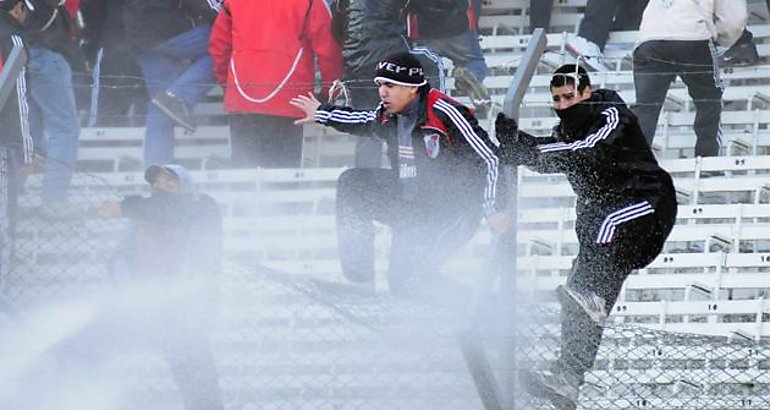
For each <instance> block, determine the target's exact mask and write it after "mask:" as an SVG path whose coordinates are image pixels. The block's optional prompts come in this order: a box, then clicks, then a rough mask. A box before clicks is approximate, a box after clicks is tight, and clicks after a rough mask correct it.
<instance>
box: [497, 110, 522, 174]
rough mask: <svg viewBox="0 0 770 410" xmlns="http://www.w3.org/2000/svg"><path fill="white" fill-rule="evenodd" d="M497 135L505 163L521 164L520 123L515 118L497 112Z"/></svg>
mask: <svg viewBox="0 0 770 410" xmlns="http://www.w3.org/2000/svg"><path fill="white" fill-rule="evenodd" d="M495 136H496V137H497V140H498V141H500V153H501V154H502V160H503V163H504V164H508V165H519V163H520V162H521V158H519V153H520V151H521V147H520V146H519V145H520V144H519V124H517V123H516V120H514V119H513V118H510V117H507V116H506V115H505V114H503V113H499V114H497V118H496V119H495Z"/></svg>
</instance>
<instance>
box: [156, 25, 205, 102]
mask: <svg viewBox="0 0 770 410" xmlns="http://www.w3.org/2000/svg"><path fill="white" fill-rule="evenodd" d="M210 34H211V26H209V25H203V26H198V27H195V28H193V29H192V30H189V31H186V32H184V33H182V34H179V35H178V36H176V37H173V38H171V39H169V40H167V41H165V42H164V43H163V44H161V45H159V46H157V47H156V48H155V50H156V51H157V52H158V53H160V54H163V55H165V56H167V57H169V58H172V59H175V60H177V61H190V64H189V65H188V66H187V67H186V68H185V69H184V71H182V72H181V73H180V74H179V75H178V76H177V77H176V78H175V79H174V80H173V82H172V83H171V84H170V85H169V86H168V87H167V88H166V91H168V92H169V93H171V94H173V95H175V96H176V97H178V98H181V99H182V100H183V101H184V102H185V103H186V104H187V105H188V106H194V105H195V104H197V103H198V102H200V101H201V99H203V97H204V96H205V95H206V94H207V93H208V92H209V90H211V87H213V86H214V84H215V79H214V71H213V61H212V59H211V56H210V55H209V52H208V40H209V36H210Z"/></svg>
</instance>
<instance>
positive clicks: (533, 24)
mask: <svg viewBox="0 0 770 410" xmlns="http://www.w3.org/2000/svg"><path fill="white" fill-rule="evenodd" d="M552 12H553V1H552V0H530V1H529V31H530V33H531V32H533V31H534V30H535V29H536V28H543V29H545V31H546V32H548V29H549V28H550V26H551V13H552Z"/></svg>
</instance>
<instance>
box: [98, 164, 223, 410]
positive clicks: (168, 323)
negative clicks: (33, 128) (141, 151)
mask: <svg viewBox="0 0 770 410" xmlns="http://www.w3.org/2000/svg"><path fill="white" fill-rule="evenodd" d="M145 179H146V180H147V182H149V183H150V185H151V186H152V194H151V195H150V196H149V197H142V196H138V195H137V196H129V197H127V198H125V199H123V200H122V201H109V202H105V203H103V204H101V205H100V206H99V207H97V208H96V209H95V210H94V212H95V214H96V215H97V216H100V217H103V218H116V217H126V218H128V219H130V220H132V221H133V222H134V226H133V229H132V231H131V233H130V235H129V237H128V240H127V242H126V244H125V246H124V247H123V248H122V249H121V250H120V252H119V256H120V258H118V259H119V260H120V261H122V262H123V263H122V265H123V266H122V267H123V270H125V271H127V276H129V277H130V280H131V281H132V282H138V283H152V284H153V285H151V287H150V289H156V290H158V287H161V289H160V290H161V292H157V293H159V294H161V295H164V297H169V298H170V296H169V295H172V296H173V295H176V293H179V295H181V296H179V295H178V296H176V297H174V298H173V299H172V302H168V301H163V302H166V303H165V305H163V306H166V307H164V309H162V311H159V312H157V315H155V316H156V317H153V318H149V319H146V320H147V322H148V326H154V327H153V329H155V330H157V332H155V333H157V336H158V344H159V345H160V348H161V350H162V351H163V354H164V356H165V358H166V361H167V362H168V364H169V366H170V367H171V370H172V374H173V375H174V378H175V380H176V383H177V385H178V386H179V389H180V391H181V395H182V399H183V401H184V404H185V409H186V410H216V409H222V404H221V403H222V402H221V398H220V392H219V385H218V380H217V373H216V368H215V365H214V358H213V355H212V352H211V347H210V345H209V339H208V331H209V329H208V322H209V321H210V318H211V316H212V314H213V312H214V310H215V303H214V302H215V298H216V288H215V286H214V284H215V283H216V282H215V281H213V280H212V279H213V278H214V277H215V276H216V274H217V273H218V272H219V269H220V257H221V249H222V238H221V237H222V234H221V231H222V220H221V216H220V213H219V207H218V205H217V203H216V202H215V201H214V200H213V199H212V198H211V197H209V196H208V195H204V194H200V193H198V192H197V190H196V188H195V184H194V183H193V180H192V177H191V176H190V173H189V172H188V171H187V170H186V169H185V168H184V167H182V166H179V165H152V166H150V167H148V168H147V170H146V172H145ZM169 283H171V284H173V285H175V286H176V285H178V286H176V289H171V288H167V286H168V284H169ZM179 289H181V290H180V291H179V292H171V291H172V290H179ZM152 294H154V293H153V292H150V293H149V295H148V297H151V296H152Z"/></svg>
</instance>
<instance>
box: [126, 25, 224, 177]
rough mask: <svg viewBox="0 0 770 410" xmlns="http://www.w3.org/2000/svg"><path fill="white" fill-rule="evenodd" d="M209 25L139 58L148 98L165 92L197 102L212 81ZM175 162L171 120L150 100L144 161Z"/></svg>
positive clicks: (150, 162)
mask: <svg viewBox="0 0 770 410" xmlns="http://www.w3.org/2000/svg"><path fill="white" fill-rule="evenodd" d="M210 34H211V26H210V25H203V26H198V27H195V28H193V29H191V30H188V31H185V32H184V33H181V34H179V35H177V36H175V37H172V38H170V39H168V40H166V41H164V42H162V43H160V44H158V45H156V46H155V47H153V48H151V49H150V50H148V51H146V52H144V53H143V54H142V55H141V56H140V57H139V65H140V67H141V69H142V75H143V76H144V81H145V83H146V86H147V94H148V97H149V101H152V98H153V97H154V96H155V95H156V94H158V93H160V92H164V91H168V92H170V93H171V94H174V95H175V96H177V97H179V98H181V99H182V100H183V101H184V102H185V103H186V104H187V105H188V106H190V107H192V106H194V105H195V104H197V103H198V102H199V101H200V100H201V99H203V97H204V96H205V95H206V94H207V93H208V92H209V90H210V89H211V87H212V86H213V84H214V81H215V80H214V73H213V62H212V60H211V56H210V55H209V51H208V41H209V35H210ZM173 161H174V121H173V120H172V119H171V118H169V117H168V116H167V115H166V114H164V113H163V112H162V111H160V110H159V109H158V108H157V107H155V105H153V104H152V103H151V102H150V103H149V104H148V105H147V130H146V133H145V137H144V163H145V164H146V165H151V164H167V163H170V162H173Z"/></svg>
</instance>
